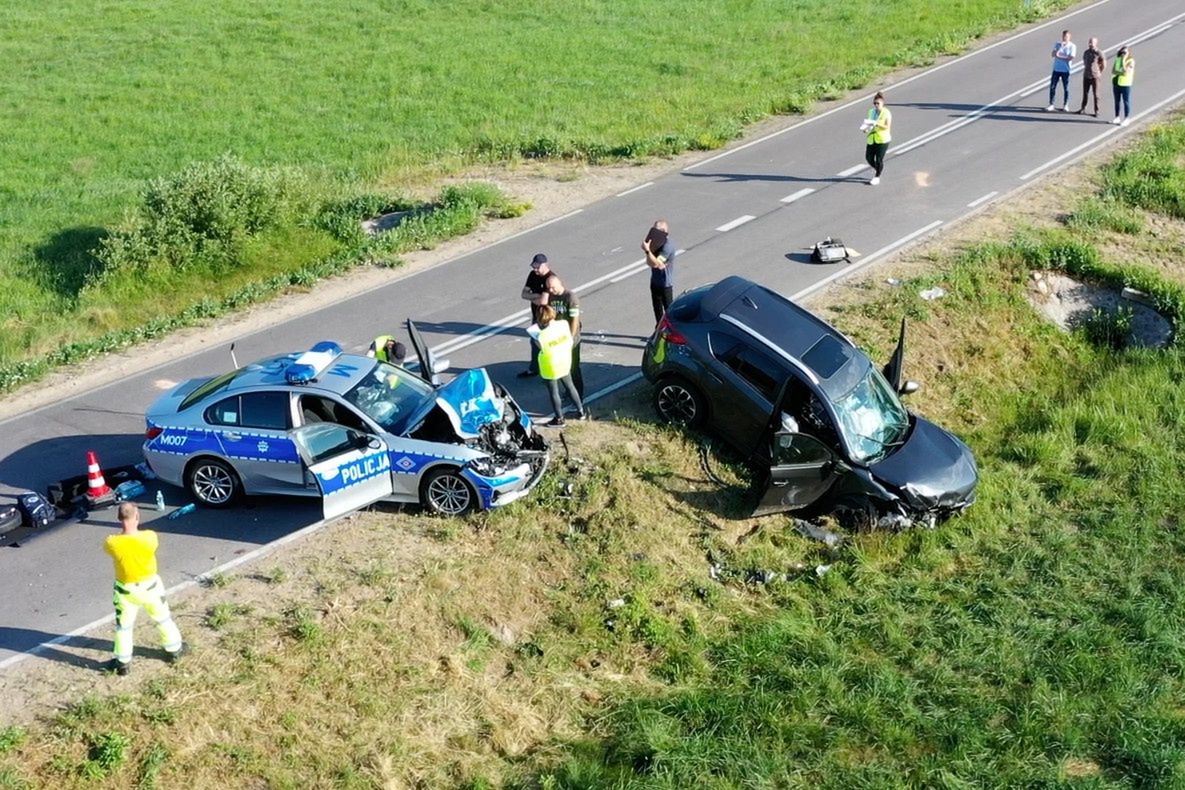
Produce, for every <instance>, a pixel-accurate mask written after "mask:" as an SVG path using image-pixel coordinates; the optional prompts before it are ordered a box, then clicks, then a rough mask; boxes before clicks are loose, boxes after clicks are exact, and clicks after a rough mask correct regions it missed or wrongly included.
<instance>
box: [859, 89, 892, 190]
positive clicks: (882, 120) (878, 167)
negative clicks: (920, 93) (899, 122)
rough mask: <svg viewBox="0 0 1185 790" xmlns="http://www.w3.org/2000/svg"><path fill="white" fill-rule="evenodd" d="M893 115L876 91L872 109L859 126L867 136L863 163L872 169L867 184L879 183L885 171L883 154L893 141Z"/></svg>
mask: <svg viewBox="0 0 1185 790" xmlns="http://www.w3.org/2000/svg"><path fill="white" fill-rule="evenodd" d="M892 127H893V113H891V112H889V108H888V107H886V106H885V95H884V94H883V93H881V92H880V91H877V93H876V95H875V96H873V97H872V109H871V110H869V111H868V117H867V118H865V119H864V123H862V124H860V131H862V132H864V133H866V134H867V135H868V145H867V146H866V147H865V148H864V161H866V162H868V165H869V167H871V168H872V171H873V172H872V178H870V179H868V183H869V184H871V185H872V186H876V185H877V184H879V183H880V182H881V173H882V172H883V171H884V169H885V152H886V151H888V150H889V141H891V140H892V139H893V134H892Z"/></svg>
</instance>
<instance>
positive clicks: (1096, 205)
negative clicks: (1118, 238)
mask: <svg viewBox="0 0 1185 790" xmlns="http://www.w3.org/2000/svg"><path fill="white" fill-rule="evenodd" d="M1067 224H1068V225H1069V226H1070V227H1072V228H1077V229H1080V230H1106V231H1111V232H1113V233H1126V234H1127V235H1129V236H1134V235H1136V234H1137V233H1139V232H1140V231H1142V230H1143V229H1144V221H1143V220H1142V219H1141V218H1140V215H1139V214H1137V213H1136V212H1134V211H1132V210H1131V209H1130V208H1128V207H1127V206H1124V205H1123V204H1121V203H1119V202H1117V201H1115V200H1107V199H1102V200H1092V201H1090V202H1088V203H1086V204H1084V205H1083V206H1082V208H1080V209H1078V210H1077V211H1075V212H1074V213H1073V214H1071V215H1070V218H1069V220H1068V222H1067Z"/></svg>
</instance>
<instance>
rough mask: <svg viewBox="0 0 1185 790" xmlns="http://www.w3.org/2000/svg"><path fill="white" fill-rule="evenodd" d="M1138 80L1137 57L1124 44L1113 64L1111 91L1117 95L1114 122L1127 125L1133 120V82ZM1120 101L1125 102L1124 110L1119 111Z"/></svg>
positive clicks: (1116, 54)
mask: <svg viewBox="0 0 1185 790" xmlns="http://www.w3.org/2000/svg"><path fill="white" fill-rule="evenodd" d="M1135 80H1136V59H1135V58H1134V57H1132V48H1131V47H1129V46H1127V45H1124V46H1122V47H1120V48H1119V51H1118V52H1116V53H1115V60H1114V62H1112V64H1111V92H1112V93H1113V94H1114V95H1115V120H1114V121H1111V123H1114V124H1122V125H1123V126H1127V125H1128V124H1129V123H1131V122H1132V83H1133V82H1135ZM1120 101H1122V102H1123V112H1122V113H1120V112H1119V104H1120Z"/></svg>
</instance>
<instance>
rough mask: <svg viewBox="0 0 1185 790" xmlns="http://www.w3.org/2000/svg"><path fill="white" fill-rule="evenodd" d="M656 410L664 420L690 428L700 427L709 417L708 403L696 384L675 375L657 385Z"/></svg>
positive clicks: (655, 391)
mask: <svg viewBox="0 0 1185 790" xmlns="http://www.w3.org/2000/svg"><path fill="white" fill-rule="evenodd" d="M654 411H655V413H656V414H657V415H658V419H660V420H662V421H663V422H665V423H669V424H671V425H683V426H685V427H688V428H698V427H699V426H701V425H703V424H704V420H706V419H707V417H708V407H707V403H706V402H705V401H704V396H703V395H701V394H700V391H699V390H698V389H696V387H695V385H694V384H691V383H690V382H687V381H685V380H684V379H681V378H674V377H672V378H667V379H663V380H662V381H660V382H658V385H657V386H655V388H654Z"/></svg>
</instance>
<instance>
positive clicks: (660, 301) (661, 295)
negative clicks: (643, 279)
mask: <svg viewBox="0 0 1185 790" xmlns="http://www.w3.org/2000/svg"><path fill="white" fill-rule="evenodd" d="M670 231H671V228H670V226H669V225H667V221H666V220H665V219H660V220H659V221H658V222H655V223H654V226H653V227H652V228H650V232H649V233H647V234H646V240H645V241H643V242H642V252H644V253H646V265H647V266H649V267H650V304H651V305H652V306H653V307H654V323H656V324H657V323H658V322H659V321H661V320H662V314H663V313H665V312H666V309H667V308H668V307H670V306H671V301H672V300H673V299H674V298H675V243H674V242H673V241H671V237H670V235H669V234H670Z"/></svg>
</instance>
